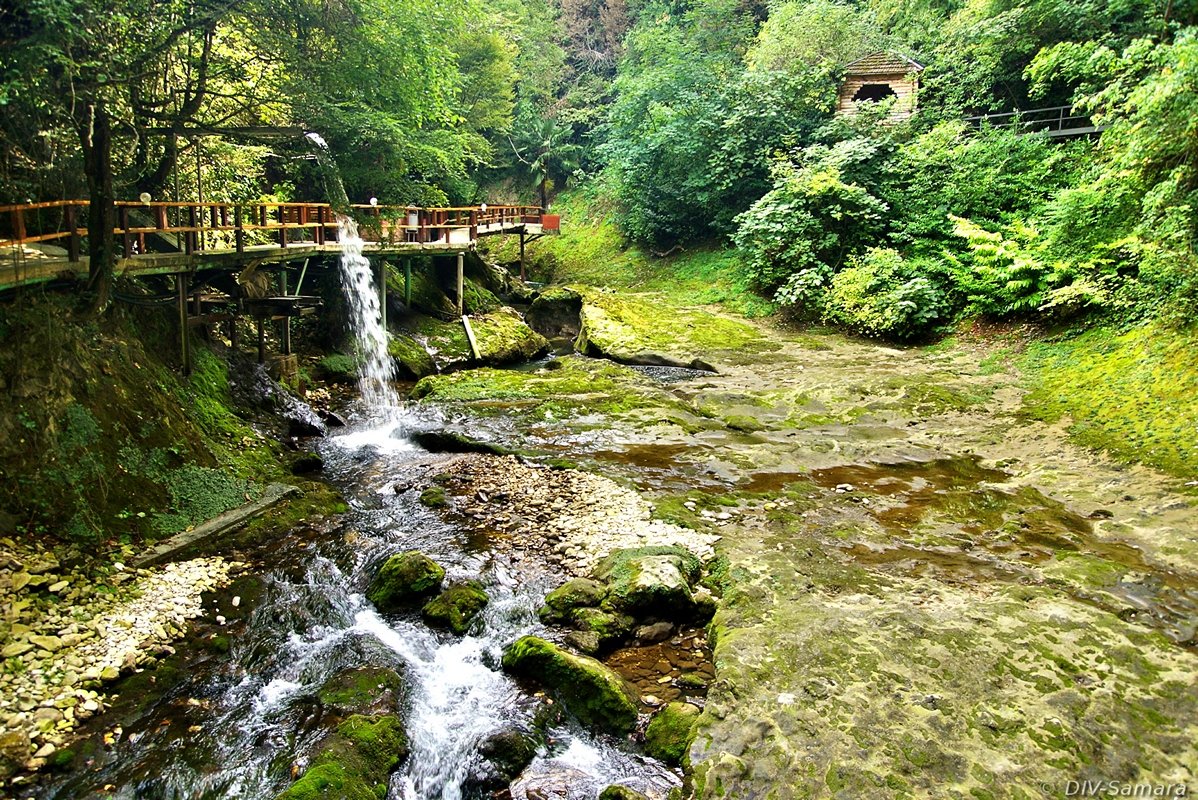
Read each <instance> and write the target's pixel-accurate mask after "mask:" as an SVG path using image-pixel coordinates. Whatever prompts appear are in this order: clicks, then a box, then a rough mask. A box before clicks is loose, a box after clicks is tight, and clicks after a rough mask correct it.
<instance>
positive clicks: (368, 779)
mask: <svg viewBox="0 0 1198 800" xmlns="http://www.w3.org/2000/svg"><path fill="white" fill-rule="evenodd" d="M407 752H408V742H407V735H406V733H405V731H404V728H403V722H402V721H401V720H400V719H399V717H397V716H394V715H392V714H380V715H375V716H369V717H368V716H362V715H358V714H355V715H353V716H351V717H349V718H348V719H347V720H345V721H344V722H342V723H341V724H340V725H338V726H337V728H336V730H335V731H334V732H333V733H332V734H330V735H329V736H328V737H327V738H326V739H325V740H324V741H323V742H321V744H320V747H319V750H318V752H317V754H316V755H315V756H314V757H313V759H312V762H311V764H310V765H309V767H308V769H307V771H306V772H304V774H303V775H302V776H301V777H300V779H299V780H298V781H296V782H295V783H294V784H292V785H291V786H290V787H289V788H288V789H287V790H286V791H284V792H283V793H281V794H280V795H278V800H314V799H315V798H328V799H329V800H331V799H332V798H336V799H337V800H381V798H382V797H383V796H385V794H386V790H387V787H386V784H387V777H388V776H389V775H390V774H391V772H392V771H394V769H395V767H396V766H397V765H398V764H399V762H400V761H401V760H403V758H404V757H405V756H406V755H407Z"/></svg>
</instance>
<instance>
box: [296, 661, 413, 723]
mask: <svg viewBox="0 0 1198 800" xmlns="http://www.w3.org/2000/svg"><path fill="white" fill-rule="evenodd" d="M403 690H404V685H403V678H402V677H401V676H400V674H399V673H398V672H396V671H395V670H393V669H389V668H387V667H357V668H354V669H347V670H343V671H341V672H339V673H337V674H336V675H334V676H333V677H331V678H329V679H328V680H327V681H325V683H324V685H323V686H321V687H320V691H319V692H318V693H317V698H318V699H319V700H320V704H321V705H322V706H324V707H325V708H327V709H332V710H334V711H336V712H337V713H340V714H367V713H375V712H379V711H394V710H396V709H397V708H398V706H399V698H400V696H401V695H402V693H403Z"/></svg>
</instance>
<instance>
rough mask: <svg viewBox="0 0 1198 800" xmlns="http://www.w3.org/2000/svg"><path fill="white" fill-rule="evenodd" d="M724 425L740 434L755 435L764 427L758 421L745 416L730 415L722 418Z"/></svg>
mask: <svg viewBox="0 0 1198 800" xmlns="http://www.w3.org/2000/svg"><path fill="white" fill-rule="evenodd" d="M724 424H725V425H727V426H728V427H729V428H730V429H731V430H734V431H740V432H741V433H756V432H757V431H762V430H765V425H764V424H762V422H761V421H760V420H758V419H756V418H755V417H750V416H749V415H747V414H731V415H729V416H727V417H724Z"/></svg>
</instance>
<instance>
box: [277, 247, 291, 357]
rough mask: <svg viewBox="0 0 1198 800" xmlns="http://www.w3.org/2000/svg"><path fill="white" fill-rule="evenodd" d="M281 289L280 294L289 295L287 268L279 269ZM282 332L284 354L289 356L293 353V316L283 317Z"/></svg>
mask: <svg viewBox="0 0 1198 800" xmlns="http://www.w3.org/2000/svg"><path fill="white" fill-rule="evenodd" d="M279 289H280V290H281V291H280V294H282V295H283V297H286V296H287V270H285V269H284V270H280V271H279ZM282 334H283V335H282V342H281V346H282V351H283V355H285V356H289V355H291V317H283V331H282Z"/></svg>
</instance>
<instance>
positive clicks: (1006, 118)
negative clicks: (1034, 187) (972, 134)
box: [965, 106, 1094, 135]
mask: <svg viewBox="0 0 1198 800" xmlns="http://www.w3.org/2000/svg"><path fill="white" fill-rule="evenodd" d="M965 121H966V122H968V123H970V124H972V125H975V126H977V127H981V126H982V125H990V126H993V127H995V128H1002V127H1010V128H1014V129H1015V130H1016V131H1017V132H1018V133H1048V134H1050V135H1051V134H1058V135H1060V134H1063V133H1069V132H1070V131H1079V130H1089V129H1093V128H1094V123H1093V121H1092V120H1091V119H1090V117H1089V116H1088V115H1086V114H1083V113H1082V112H1080V111H1079V110H1078V109H1077V108H1075V107H1074V106H1050V107H1048V108H1033V109H1027V110H1020V109H1016V110H1015V111H1004V112H1002V113H998V114H977V115H975V116H972V117H965Z"/></svg>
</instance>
